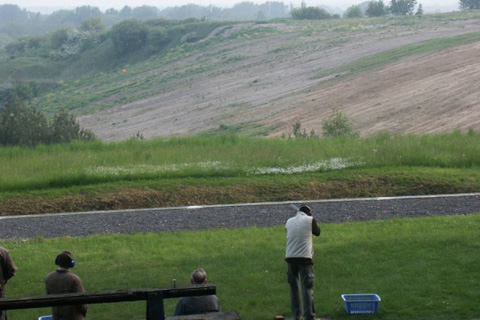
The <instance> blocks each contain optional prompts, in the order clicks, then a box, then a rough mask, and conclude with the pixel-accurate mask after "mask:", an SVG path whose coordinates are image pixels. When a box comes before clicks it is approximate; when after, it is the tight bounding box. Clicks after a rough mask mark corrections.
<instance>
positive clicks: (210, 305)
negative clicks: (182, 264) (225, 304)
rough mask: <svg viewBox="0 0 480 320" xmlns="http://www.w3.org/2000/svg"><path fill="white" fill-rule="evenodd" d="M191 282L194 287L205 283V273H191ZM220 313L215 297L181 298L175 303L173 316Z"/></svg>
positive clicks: (200, 271)
mask: <svg viewBox="0 0 480 320" xmlns="http://www.w3.org/2000/svg"><path fill="white" fill-rule="evenodd" d="M191 282H192V284H194V285H202V284H206V283H207V273H206V272H205V270H203V269H197V270H195V271H193V273H192V278H191ZM218 311H220V303H219V302H218V298H217V296H216V295H214V294H212V295H206V296H194V297H183V298H180V300H179V301H178V303H177V306H176V308H175V313H174V314H173V315H174V316H185V315H189V314H200V313H207V312H218Z"/></svg>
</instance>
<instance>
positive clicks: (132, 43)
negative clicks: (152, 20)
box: [110, 19, 148, 55]
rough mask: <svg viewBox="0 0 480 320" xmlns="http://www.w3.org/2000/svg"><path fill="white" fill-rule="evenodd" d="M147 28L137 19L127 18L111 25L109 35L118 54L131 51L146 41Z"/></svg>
mask: <svg viewBox="0 0 480 320" xmlns="http://www.w3.org/2000/svg"><path fill="white" fill-rule="evenodd" d="M147 34H148V29H147V27H146V26H145V25H144V24H143V23H142V22H141V21H138V20H135V19H128V20H124V21H122V22H120V23H117V24H116V25H114V26H113V28H112V30H111V31H110V37H111V39H112V41H113V45H114V46H115V50H116V51H117V53H118V54H119V55H125V54H129V53H132V52H134V51H136V50H138V49H140V48H141V47H143V45H144V44H145V43H146V41H147Z"/></svg>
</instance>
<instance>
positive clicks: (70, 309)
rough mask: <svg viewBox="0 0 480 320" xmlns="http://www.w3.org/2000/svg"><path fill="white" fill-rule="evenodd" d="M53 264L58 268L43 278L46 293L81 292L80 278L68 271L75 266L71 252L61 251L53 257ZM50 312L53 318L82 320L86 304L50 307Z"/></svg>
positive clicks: (85, 311) (55, 319) (57, 319)
mask: <svg viewBox="0 0 480 320" xmlns="http://www.w3.org/2000/svg"><path fill="white" fill-rule="evenodd" d="M55 264H56V265H58V269H57V270H56V271H53V272H51V273H49V274H48V275H47V278H46V279H45V287H46V289H47V294H60V293H82V292H83V284H82V280H81V279H80V277H78V276H77V275H76V274H74V273H72V272H71V271H70V269H71V268H73V267H74V266H75V260H73V255H72V253H71V252H70V251H63V252H62V253H60V254H59V255H58V256H57V258H56V259H55ZM52 313H53V319H54V320H83V319H84V317H85V316H86V315H87V305H72V306H58V307H52Z"/></svg>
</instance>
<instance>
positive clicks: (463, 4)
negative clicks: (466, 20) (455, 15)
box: [458, 0, 480, 10]
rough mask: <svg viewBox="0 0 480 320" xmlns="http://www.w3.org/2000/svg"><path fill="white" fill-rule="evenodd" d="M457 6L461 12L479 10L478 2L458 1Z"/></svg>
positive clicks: (474, 0) (469, 0)
mask: <svg viewBox="0 0 480 320" xmlns="http://www.w3.org/2000/svg"><path fill="white" fill-rule="evenodd" d="M458 5H459V7H460V9H461V10H478V9H480V0H460V1H459V2H458Z"/></svg>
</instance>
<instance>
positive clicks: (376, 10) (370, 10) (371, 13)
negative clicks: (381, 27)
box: [365, 0, 388, 17]
mask: <svg viewBox="0 0 480 320" xmlns="http://www.w3.org/2000/svg"><path fill="white" fill-rule="evenodd" d="M387 12H388V8H387V7H386V6H385V4H384V3H383V1H382V0H379V1H370V2H369V3H368V7H367V9H366V10H365V15H366V16H368V17H381V16H384V15H386V14H387Z"/></svg>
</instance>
